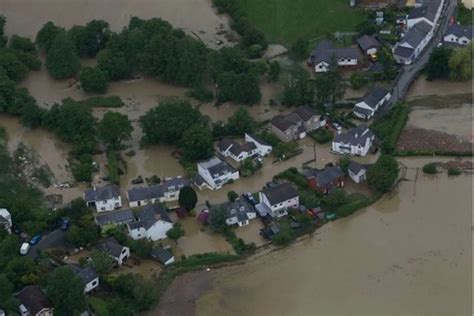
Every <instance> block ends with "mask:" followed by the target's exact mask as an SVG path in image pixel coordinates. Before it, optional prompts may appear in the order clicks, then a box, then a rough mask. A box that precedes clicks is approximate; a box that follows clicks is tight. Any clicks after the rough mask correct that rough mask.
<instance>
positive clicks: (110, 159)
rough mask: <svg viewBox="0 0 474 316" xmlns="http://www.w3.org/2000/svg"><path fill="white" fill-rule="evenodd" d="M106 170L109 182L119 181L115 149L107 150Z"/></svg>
mask: <svg viewBox="0 0 474 316" xmlns="http://www.w3.org/2000/svg"><path fill="white" fill-rule="evenodd" d="M107 171H108V176H109V179H110V182H112V183H115V184H118V183H119V167H118V161H117V153H116V152H115V151H112V150H111V151H109V152H108V153H107Z"/></svg>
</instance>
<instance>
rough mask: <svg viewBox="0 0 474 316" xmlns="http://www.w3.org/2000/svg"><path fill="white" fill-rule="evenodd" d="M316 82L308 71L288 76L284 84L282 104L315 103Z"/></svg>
mask: <svg viewBox="0 0 474 316" xmlns="http://www.w3.org/2000/svg"><path fill="white" fill-rule="evenodd" d="M313 102H314V84H313V82H312V81H310V80H309V76H308V74H307V73H298V74H296V75H294V76H290V77H288V79H287V81H286V82H285V85H284V90H283V95H282V99H281V104H283V105H286V106H293V105H303V104H313Z"/></svg>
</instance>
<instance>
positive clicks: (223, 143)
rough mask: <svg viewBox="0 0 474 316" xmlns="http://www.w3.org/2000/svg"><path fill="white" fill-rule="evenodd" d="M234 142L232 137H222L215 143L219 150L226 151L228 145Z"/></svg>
mask: <svg viewBox="0 0 474 316" xmlns="http://www.w3.org/2000/svg"><path fill="white" fill-rule="evenodd" d="M234 144H235V142H234V141H233V140H232V139H229V138H224V139H223V140H221V141H220V142H219V143H217V148H218V149H219V151H222V152H224V151H226V150H227V149H228V148H229V147H230V146H233V145H234Z"/></svg>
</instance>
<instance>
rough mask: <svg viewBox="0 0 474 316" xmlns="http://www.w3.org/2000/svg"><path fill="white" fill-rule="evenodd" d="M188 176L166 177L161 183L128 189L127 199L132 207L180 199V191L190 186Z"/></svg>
mask: <svg viewBox="0 0 474 316" xmlns="http://www.w3.org/2000/svg"><path fill="white" fill-rule="evenodd" d="M189 185H190V182H189V180H188V179H187V178H185V177H182V176H177V177H173V178H165V179H164V180H163V181H162V182H161V183H158V184H153V185H151V186H149V187H138V188H132V189H130V190H128V191H127V199H128V204H129V206H130V207H138V206H143V205H147V204H154V203H158V202H162V203H163V202H172V201H176V200H178V197H179V192H180V191H181V189H182V188H184V187H185V186H189Z"/></svg>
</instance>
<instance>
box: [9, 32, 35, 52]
mask: <svg viewBox="0 0 474 316" xmlns="http://www.w3.org/2000/svg"><path fill="white" fill-rule="evenodd" d="M8 46H9V47H10V48H11V49H14V50H20V51H22V52H25V53H31V54H35V55H36V46H35V44H34V43H33V42H32V41H31V39H29V38H28V37H22V36H18V35H12V37H11V38H10V42H9V43H8Z"/></svg>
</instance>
